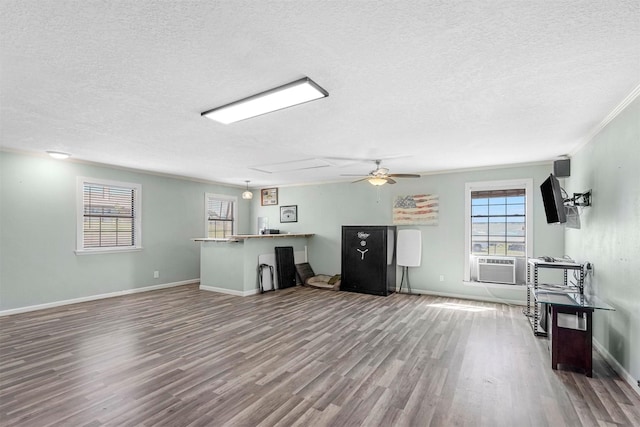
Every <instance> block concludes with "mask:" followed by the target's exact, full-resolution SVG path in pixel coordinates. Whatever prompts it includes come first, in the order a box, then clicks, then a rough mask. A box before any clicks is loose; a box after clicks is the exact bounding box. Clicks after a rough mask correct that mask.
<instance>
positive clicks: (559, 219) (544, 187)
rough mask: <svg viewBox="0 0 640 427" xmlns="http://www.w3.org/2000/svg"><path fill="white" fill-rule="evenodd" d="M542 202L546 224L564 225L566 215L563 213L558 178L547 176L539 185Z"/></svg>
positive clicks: (562, 199)
mask: <svg viewBox="0 0 640 427" xmlns="http://www.w3.org/2000/svg"><path fill="white" fill-rule="evenodd" d="M540 192H541V193H542V202H543V203H544V212H545V214H546V215H547V223H548V224H556V223H561V224H563V223H565V222H567V215H566V214H565V211H564V198H563V197H562V189H561V188H560V182H559V181H558V178H556V177H555V176H553V174H551V175H549V178H547V179H546V180H545V181H544V182H543V183H542V184H541V185H540Z"/></svg>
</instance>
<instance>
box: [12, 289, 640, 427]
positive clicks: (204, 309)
mask: <svg viewBox="0 0 640 427" xmlns="http://www.w3.org/2000/svg"><path fill="white" fill-rule="evenodd" d="M0 344H1V346H2V347H1V349H2V350H1V355H0V362H1V363H0V375H1V377H0V380H1V389H0V425H2V426H6V427H9V426H48V425H55V426H101V425H109V426H137V425H142V426H227V425H229V426H236V425H237V426H275V425H277V426H294V425H295V426H321V425H327V426H428V425H432V426H452V425H469V426H516V425H517V426H536V427H537V426H563V425H567V426H581V425H583V426H614V425H627V426H633V425H635V426H639V425H640V398H639V397H638V395H637V394H635V392H634V391H633V390H632V389H631V388H630V387H629V386H628V384H626V383H625V382H624V381H622V380H621V379H620V378H618V377H617V376H616V375H615V373H614V372H613V371H612V370H611V369H610V368H609V367H608V366H607V365H606V364H605V363H604V362H603V361H602V359H601V358H600V357H599V356H598V355H597V353H594V373H593V378H587V377H586V376H584V375H582V374H579V373H575V372H571V371H553V370H551V367H550V366H551V362H550V357H549V354H548V352H547V347H546V341H545V340H544V339H540V338H535V337H534V336H533V334H532V332H531V329H530V327H529V326H528V324H527V321H526V320H525V318H524V317H523V315H522V313H521V308H520V307H509V306H505V305H500V304H492V303H482V302H472V301H463V300H455V299H449V298H436V297H429V296H409V295H392V296H389V297H386V298H385V297H376V296H369V295H360V294H353V293H345V292H332V291H325V290H316V289H309V288H300V287H298V288H290V289H286V290H282V291H277V292H270V293H267V294H264V295H255V296H251V297H244V298H243V297H235V296H229V295H223V294H217V293H213V292H206V291H200V290H199V289H198V288H197V286H194V285H189V286H181V287H177V288H171V289H165V290H159V291H153V292H146V293H141V294H134V295H129V296H125V297H118V298H110V299H104V300H99V301H94V302H87V303H81V304H75V305H70V306H65V307H60V308H55V309H49V310H42V311H37V312H31V313H24V314H18V315H13V316H7V317H3V318H0Z"/></svg>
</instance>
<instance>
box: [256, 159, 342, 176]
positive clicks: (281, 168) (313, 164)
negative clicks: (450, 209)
mask: <svg viewBox="0 0 640 427" xmlns="http://www.w3.org/2000/svg"><path fill="white" fill-rule="evenodd" d="M328 166H333V165H332V164H331V163H329V162H327V161H326V160H322V159H306V160H294V161H292V162H283V163H271V164H267V165H258V166H251V167H249V169H253V170H254V171H258V172H264V173H279V172H293V171H300V170H305V169H317V168H326V167H328Z"/></svg>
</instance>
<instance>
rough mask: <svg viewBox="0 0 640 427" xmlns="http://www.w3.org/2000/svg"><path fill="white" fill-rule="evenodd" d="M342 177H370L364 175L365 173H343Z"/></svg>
mask: <svg viewBox="0 0 640 427" xmlns="http://www.w3.org/2000/svg"><path fill="white" fill-rule="evenodd" d="M340 176H366V177H369V176H370V175H367V174H364V173H341V174H340Z"/></svg>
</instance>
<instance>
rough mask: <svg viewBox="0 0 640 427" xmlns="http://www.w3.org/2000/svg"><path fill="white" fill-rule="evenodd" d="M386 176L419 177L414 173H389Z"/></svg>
mask: <svg viewBox="0 0 640 427" xmlns="http://www.w3.org/2000/svg"><path fill="white" fill-rule="evenodd" d="M388 176H392V177H394V178H420V175H416V174H414V173H391V174H389V175H388Z"/></svg>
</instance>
